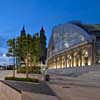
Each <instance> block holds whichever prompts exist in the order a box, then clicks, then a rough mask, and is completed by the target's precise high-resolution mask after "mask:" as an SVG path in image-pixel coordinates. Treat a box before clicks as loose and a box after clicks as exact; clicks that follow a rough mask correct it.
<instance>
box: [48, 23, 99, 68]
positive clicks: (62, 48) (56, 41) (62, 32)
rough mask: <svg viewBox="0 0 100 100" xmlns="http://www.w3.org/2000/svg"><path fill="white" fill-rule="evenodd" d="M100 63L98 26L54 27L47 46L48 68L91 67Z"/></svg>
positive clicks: (63, 25) (72, 24)
mask: <svg viewBox="0 0 100 100" xmlns="http://www.w3.org/2000/svg"><path fill="white" fill-rule="evenodd" d="M99 62H100V25H93V24H92V25H90V24H81V23H65V24H61V25H58V26H55V27H54V28H53V30H52V34H51V38H50V40H49V45H48V57H47V65H48V67H49V68H67V67H81V66H88V65H93V64H95V63H99Z"/></svg>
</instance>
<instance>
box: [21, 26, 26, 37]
mask: <svg viewBox="0 0 100 100" xmlns="http://www.w3.org/2000/svg"><path fill="white" fill-rule="evenodd" d="M25 35H26V31H25V26H24V25H23V28H22V30H21V36H25Z"/></svg>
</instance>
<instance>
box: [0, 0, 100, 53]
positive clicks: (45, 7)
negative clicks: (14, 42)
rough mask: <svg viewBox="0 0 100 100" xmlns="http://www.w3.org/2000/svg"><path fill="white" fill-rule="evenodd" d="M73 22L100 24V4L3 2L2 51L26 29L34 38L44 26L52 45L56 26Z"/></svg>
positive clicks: (80, 0) (83, 0)
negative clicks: (51, 39) (10, 39)
mask: <svg viewBox="0 0 100 100" xmlns="http://www.w3.org/2000/svg"><path fill="white" fill-rule="evenodd" d="M72 20H80V21H82V22H83V23H95V24H97V23H100V0H0V48H3V49H0V50H1V52H5V51H7V49H6V40H7V39H8V38H11V37H14V36H18V35H19V33H20V30H21V29H22V27H23V25H25V28H26V32H27V33H31V34H33V33H34V32H39V30H40V28H41V27H42V26H43V27H44V29H45V32H46V36H47V43H48V40H49V37H50V34H51V31H52V28H53V26H55V25H58V24H61V23H66V22H68V21H72Z"/></svg>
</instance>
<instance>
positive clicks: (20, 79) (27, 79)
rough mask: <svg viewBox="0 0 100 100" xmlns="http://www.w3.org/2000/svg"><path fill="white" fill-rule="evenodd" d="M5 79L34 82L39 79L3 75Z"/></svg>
mask: <svg viewBox="0 0 100 100" xmlns="http://www.w3.org/2000/svg"><path fill="white" fill-rule="evenodd" d="M5 80H13V81H24V82H36V83H38V82H39V80H38V79H35V78H18V77H5Z"/></svg>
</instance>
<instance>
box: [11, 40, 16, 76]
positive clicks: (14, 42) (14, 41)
mask: <svg viewBox="0 0 100 100" xmlns="http://www.w3.org/2000/svg"><path fill="white" fill-rule="evenodd" d="M13 44H14V49H15V47H16V40H15V39H13ZM14 49H13V50H12V51H13V57H14V58H13V59H14V67H13V77H15V68H16V59H15V58H16V57H15V54H14Z"/></svg>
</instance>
